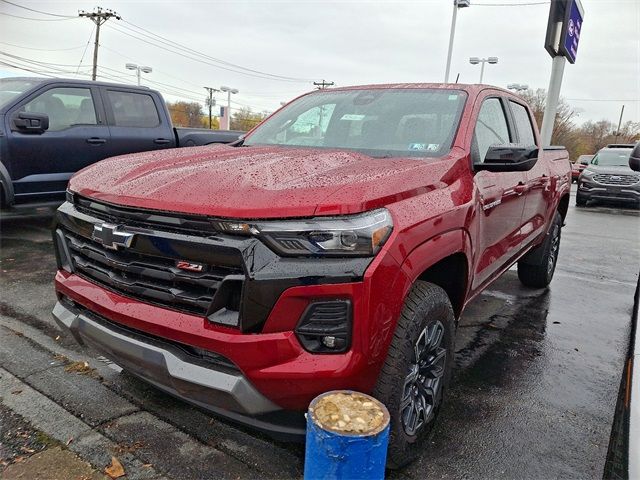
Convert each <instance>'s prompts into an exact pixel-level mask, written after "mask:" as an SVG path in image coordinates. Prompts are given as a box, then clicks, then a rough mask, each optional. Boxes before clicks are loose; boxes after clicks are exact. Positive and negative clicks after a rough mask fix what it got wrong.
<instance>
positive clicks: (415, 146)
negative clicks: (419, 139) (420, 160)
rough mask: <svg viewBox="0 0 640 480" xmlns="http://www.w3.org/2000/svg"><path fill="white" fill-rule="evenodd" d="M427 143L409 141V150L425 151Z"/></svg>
mask: <svg viewBox="0 0 640 480" xmlns="http://www.w3.org/2000/svg"><path fill="white" fill-rule="evenodd" d="M427 148H428V147H427V144H426V143H411V144H410V145H409V150H414V151H425V150H427Z"/></svg>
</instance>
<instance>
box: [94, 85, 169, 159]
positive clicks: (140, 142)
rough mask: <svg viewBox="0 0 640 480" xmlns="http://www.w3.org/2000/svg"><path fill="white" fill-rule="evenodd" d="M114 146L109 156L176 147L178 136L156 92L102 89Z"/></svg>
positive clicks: (121, 88)
mask: <svg viewBox="0 0 640 480" xmlns="http://www.w3.org/2000/svg"><path fill="white" fill-rule="evenodd" d="M101 92H102V98H103V101H104V105H105V109H106V112H107V119H108V123H109V131H110V133H111V144H110V147H109V152H110V155H109V156H115V155H123V154H125V153H136V152H146V151H148V150H158V149H161V148H173V147H175V146H176V140H175V134H174V133H173V128H172V126H171V122H170V119H169V118H167V117H166V114H165V110H164V109H161V108H158V107H159V105H162V103H161V102H162V99H161V98H160V97H159V96H158V95H157V94H156V93H155V92H151V91H149V92H143V91H140V90H136V89H127V88H126V87H103V88H101Z"/></svg>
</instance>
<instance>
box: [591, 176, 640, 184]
mask: <svg viewBox="0 0 640 480" xmlns="http://www.w3.org/2000/svg"><path fill="white" fill-rule="evenodd" d="M593 180H594V181H596V182H598V183H602V184H603V185H620V186H623V187H628V186H630V185H634V184H636V183H638V182H639V181H640V177H638V176H636V175H611V174H605V173H602V174H599V175H594V176H593Z"/></svg>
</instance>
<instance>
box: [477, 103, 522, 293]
mask: <svg viewBox="0 0 640 480" xmlns="http://www.w3.org/2000/svg"><path fill="white" fill-rule="evenodd" d="M513 142H515V132H514V128H513V125H512V123H511V122H510V120H509V116H508V106H507V104H506V101H505V100H504V99H503V98H500V97H497V96H495V97H494V96H491V97H488V98H484V99H483V100H482V105H481V107H480V111H479V113H478V117H477V120H476V124H475V129H474V133H473V139H472V144H471V159H472V162H473V164H474V165H477V164H479V163H482V162H483V161H484V158H485V155H486V153H487V151H488V150H489V147H490V146H492V145H504V144H507V143H513ZM526 182H527V177H526V174H525V172H488V171H485V170H480V171H476V173H475V175H474V183H475V188H476V194H477V198H478V200H479V207H478V215H479V219H478V225H479V228H478V230H477V238H476V239H475V244H476V245H477V246H478V248H477V249H476V258H475V259H474V268H475V275H474V283H473V286H472V288H473V289H477V288H478V287H480V286H482V284H484V283H485V282H486V281H488V280H489V279H490V278H492V276H493V275H494V274H496V273H498V272H500V271H501V270H502V269H503V268H504V267H505V266H506V265H507V264H508V263H509V262H510V261H511V259H512V257H513V256H514V255H515V253H514V252H515V250H516V249H518V251H519V248H518V246H519V245H520V243H521V242H522V214H523V210H524V205H525V196H524V193H525V191H526V189H527V185H526Z"/></svg>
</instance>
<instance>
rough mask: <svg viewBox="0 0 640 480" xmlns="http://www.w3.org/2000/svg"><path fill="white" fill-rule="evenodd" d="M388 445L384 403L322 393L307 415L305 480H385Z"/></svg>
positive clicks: (352, 394) (346, 392)
mask: <svg viewBox="0 0 640 480" xmlns="http://www.w3.org/2000/svg"><path fill="white" fill-rule="evenodd" d="M336 405H338V408H337V410H336V408H335V406H336ZM362 405H364V407H363V406H362ZM328 412H329V413H328ZM346 412H348V413H346ZM360 412H361V413H360ZM378 412H381V413H378ZM331 414H332V415H331ZM345 415H346V416H345ZM336 417H337V418H336ZM345 418H347V419H349V421H348V422H347V421H344V419H345ZM353 420H358V421H357V422H354V421H353ZM367 420H371V422H367ZM338 422H339V424H338ZM388 444H389V411H388V410H387V408H386V407H385V406H384V405H383V404H382V403H381V402H379V401H378V400H376V399H375V398H373V397H370V396H369V395H365V394H363V393H359V392H352V391H349V390H340V391H333V392H327V393H323V394H322V395H320V396H318V397H316V398H315V399H314V400H313V401H312V402H311V404H310V405H309V411H308V412H307V443H306V447H305V462H304V478H305V480H318V479H337V480H340V479H344V480H347V479H349V480H351V479H363V480H365V479H366V480H382V479H384V467H385V463H386V458H387V446H388Z"/></svg>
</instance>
